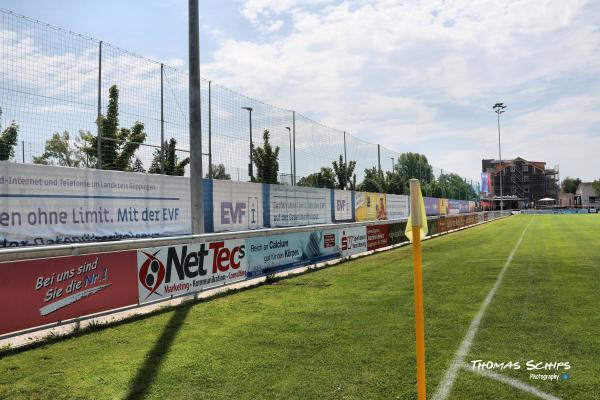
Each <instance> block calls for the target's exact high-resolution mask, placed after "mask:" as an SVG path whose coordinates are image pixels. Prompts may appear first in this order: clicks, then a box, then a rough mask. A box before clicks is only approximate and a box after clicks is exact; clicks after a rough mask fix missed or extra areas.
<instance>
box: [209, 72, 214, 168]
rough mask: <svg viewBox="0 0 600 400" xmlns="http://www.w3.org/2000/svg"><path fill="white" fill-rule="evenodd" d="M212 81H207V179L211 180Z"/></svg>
mask: <svg viewBox="0 0 600 400" xmlns="http://www.w3.org/2000/svg"><path fill="white" fill-rule="evenodd" d="M211 84H212V81H208V177H209V178H210V179H212V178H213V163H212V87H211V86H212V85H211Z"/></svg>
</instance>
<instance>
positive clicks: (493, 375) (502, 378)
mask: <svg viewBox="0 0 600 400" xmlns="http://www.w3.org/2000/svg"><path fill="white" fill-rule="evenodd" d="M462 368H463V369H464V370H465V371H469V372H473V373H475V374H477V375H481V376H484V377H486V378H490V379H493V380H495V381H499V382H502V383H506V384H507V385H510V386H512V387H515V388H517V389H520V390H522V391H524V392H527V393H531V394H532V395H534V396H537V397H539V398H540V399H544V400H560V398H559V397H556V396H553V395H551V394H548V393H546V392H542V391H541V390H540V389H538V388H536V387H534V386H531V385H528V384H526V383H524V382H521V381H520V380H518V379H515V378H511V377H509V376H506V375H501V374H499V373H497V372H494V371H488V370H473V368H471V367H470V366H468V365H463V366H462Z"/></svg>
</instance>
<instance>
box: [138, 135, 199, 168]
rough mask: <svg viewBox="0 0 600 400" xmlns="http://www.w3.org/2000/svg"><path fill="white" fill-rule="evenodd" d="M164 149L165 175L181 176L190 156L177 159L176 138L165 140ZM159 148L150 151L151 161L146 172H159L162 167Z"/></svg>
mask: <svg viewBox="0 0 600 400" xmlns="http://www.w3.org/2000/svg"><path fill="white" fill-rule="evenodd" d="M163 148H164V149H165V175H173V176H183V175H184V174H185V167H186V166H187V165H188V164H189V163H190V158H189V157H186V158H184V159H183V160H181V161H180V160H179V157H177V140H175V138H171V139H169V141H166V140H165V143H164V144H163ZM160 153H161V149H154V153H152V162H151V163H150V168H149V169H148V172H149V173H151V174H161V173H162V168H161V165H160V159H161V154H160Z"/></svg>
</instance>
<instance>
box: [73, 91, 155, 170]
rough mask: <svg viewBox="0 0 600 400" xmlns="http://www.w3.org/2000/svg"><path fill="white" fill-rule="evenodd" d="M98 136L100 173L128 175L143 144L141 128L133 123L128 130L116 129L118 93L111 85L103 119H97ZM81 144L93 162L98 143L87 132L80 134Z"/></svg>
mask: <svg viewBox="0 0 600 400" xmlns="http://www.w3.org/2000/svg"><path fill="white" fill-rule="evenodd" d="M97 122H98V126H99V128H100V134H101V139H102V140H101V143H102V144H101V149H100V151H101V155H102V169H110V170H116V171H131V170H132V169H133V162H134V161H135V160H134V159H133V157H134V154H135V152H136V150H137V149H138V148H139V147H140V144H142V143H144V141H145V140H146V132H145V130H144V124H143V123H141V122H139V121H137V122H136V123H135V124H134V125H133V127H131V129H128V128H120V127H119V89H118V88H117V86H116V85H113V86H111V87H110V89H109V90H108V108H107V112H106V116H104V115H101V116H100V117H99V118H98V121H97ZM80 135H81V140H82V141H83V143H84V146H83V147H82V150H83V152H84V153H85V154H87V156H88V160H90V161H95V160H96V154H97V146H98V140H97V138H96V136H95V135H92V134H91V133H90V132H81V133H80Z"/></svg>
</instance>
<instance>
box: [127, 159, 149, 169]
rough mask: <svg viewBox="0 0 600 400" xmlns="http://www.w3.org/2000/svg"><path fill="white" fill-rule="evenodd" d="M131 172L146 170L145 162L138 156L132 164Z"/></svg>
mask: <svg viewBox="0 0 600 400" xmlns="http://www.w3.org/2000/svg"><path fill="white" fill-rule="evenodd" d="M131 172H146V169H145V168H144V163H143V162H142V160H140V159H139V158H138V157H136V158H135V161H134V162H133V165H132V166H131Z"/></svg>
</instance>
